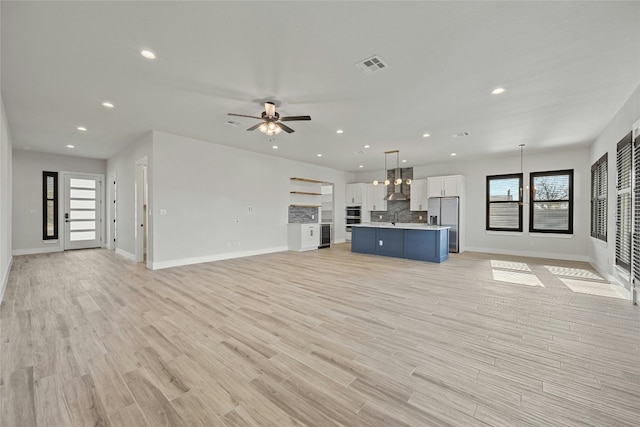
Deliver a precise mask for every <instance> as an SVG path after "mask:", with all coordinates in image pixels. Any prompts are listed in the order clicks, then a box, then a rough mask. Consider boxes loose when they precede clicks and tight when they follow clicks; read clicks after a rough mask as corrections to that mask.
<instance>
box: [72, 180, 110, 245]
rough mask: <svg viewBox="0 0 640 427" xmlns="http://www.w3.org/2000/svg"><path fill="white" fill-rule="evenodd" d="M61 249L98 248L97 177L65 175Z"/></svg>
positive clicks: (98, 201) (99, 219)
mask: <svg viewBox="0 0 640 427" xmlns="http://www.w3.org/2000/svg"><path fill="white" fill-rule="evenodd" d="M64 195H65V210H64V249H65V250H69V249H86V248H98V247H100V246H101V239H100V237H101V236H100V230H101V228H102V227H101V218H100V212H101V209H100V201H101V197H102V196H101V195H102V178H101V176H100V175H88V174H65V181H64Z"/></svg>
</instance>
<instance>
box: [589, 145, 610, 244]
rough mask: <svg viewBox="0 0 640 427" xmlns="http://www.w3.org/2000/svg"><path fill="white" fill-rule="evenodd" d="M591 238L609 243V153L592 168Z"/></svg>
mask: <svg viewBox="0 0 640 427" xmlns="http://www.w3.org/2000/svg"><path fill="white" fill-rule="evenodd" d="M591 237H595V238H596V239H600V240H603V241H605V242H606V241H607V153H604V155H603V156H602V157H600V159H599V160H598V161H597V162H595V163H594V164H593V165H592V166H591Z"/></svg>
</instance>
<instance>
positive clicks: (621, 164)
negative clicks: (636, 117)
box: [616, 133, 633, 271]
mask: <svg viewBox="0 0 640 427" xmlns="http://www.w3.org/2000/svg"><path fill="white" fill-rule="evenodd" d="M632 160H633V150H632V146H631V133H629V134H628V135H627V136H625V137H624V138H623V139H622V140H621V141H620V142H618V146H617V153H616V177H617V179H616V265H617V266H619V267H621V268H623V269H624V270H626V271H631V173H632V170H633V169H632V164H633V163H632Z"/></svg>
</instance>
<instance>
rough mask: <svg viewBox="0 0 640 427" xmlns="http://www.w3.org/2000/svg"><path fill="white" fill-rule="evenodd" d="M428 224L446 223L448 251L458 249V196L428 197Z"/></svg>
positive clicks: (456, 250)
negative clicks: (447, 227)
mask: <svg viewBox="0 0 640 427" xmlns="http://www.w3.org/2000/svg"><path fill="white" fill-rule="evenodd" d="M427 214H428V215H429V224H431V225H446V226H449V227H451V228H450V229H449V252H458V251H459V250H460V246H459V245H460V198H459V197H429V204H428V211H427Z"/></svg>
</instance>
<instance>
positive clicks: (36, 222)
mask: <svg viewBox="0 0 640 427" xmlns="http://www.w3.org/2000/svg"><path fill="white" fill-rule="evenodd" d="M105 167H106V162H105V161H104V160H97V159H86V158H82V157H72V156H61V155H57V154H45V153H38V152H33V151H25V150H18V149H15V150H13V254H14V255H23V254H30V253H42V252H56V251H61V250H62V249H63V240H64V239H63V236H62V233H59V236H58V237H59V238H58V240H48V241H45V240H42V221H43V216H42V215H43V212H42V171H52V172H60V171H69V172H83V173H94V174H103V175H104V173H105ZM61 179H62V177H61V176H58V191H59V193H58V194H62V189H63V188H64V185H63V183H62V182H61ZM59 221H60V224H59V227H60V230H61V231H62V230H63V228H62V221H63V219H62V218H59ZM102 233H103V234H102V235H103V236H104V230H103V232H102Z"/></svg>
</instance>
